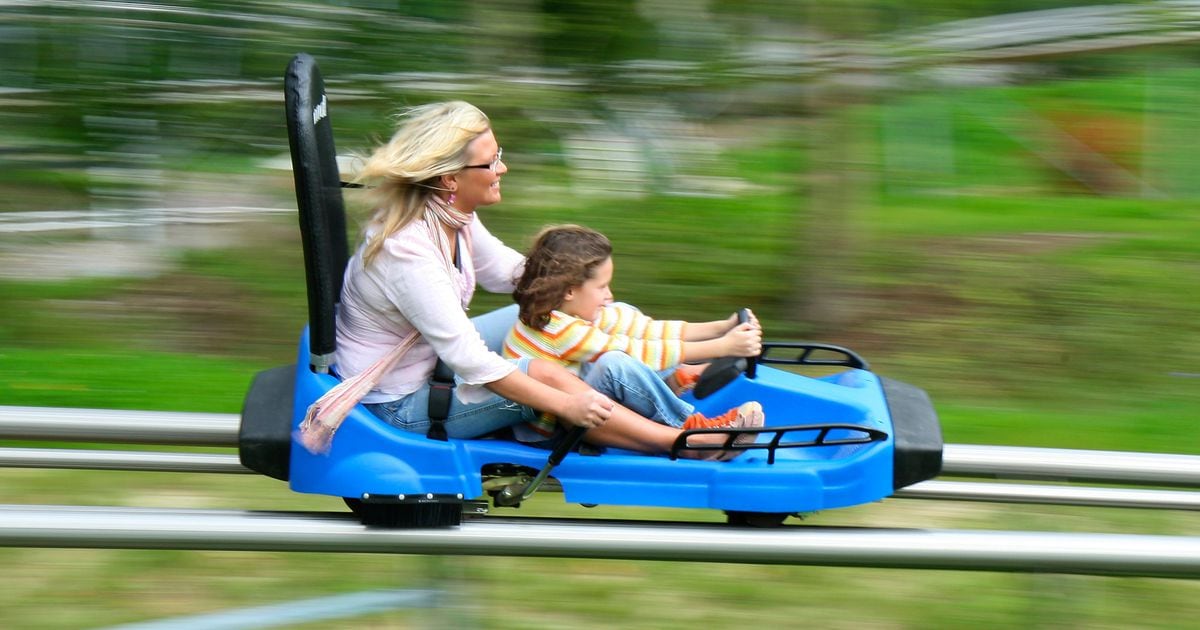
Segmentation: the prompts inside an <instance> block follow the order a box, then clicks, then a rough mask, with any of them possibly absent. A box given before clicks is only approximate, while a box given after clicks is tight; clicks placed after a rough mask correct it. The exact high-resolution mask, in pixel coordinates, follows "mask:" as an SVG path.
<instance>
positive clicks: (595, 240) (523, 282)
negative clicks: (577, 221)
mask: <svg viewBox="0 0 1200 630" xmlns="http://www.w3.org/2000/svg"><path fill="white" fill-rule="evenodd" d="M610 256H612V243H610V242H609V241H608V237H606V236H604V235H603V234H601V233H599V232H597V231H596V230H593V229H591V228H587V227H583V226H581V225H551V226H548V227H544V228H542V231H541V232H538V234H537V236H536V237H534V241H533V247H532V248H531V249H530V250H529V254H528V256H527V257H526V258H525V271H524V272H522V273H521V277H520V279H518V280H517V288H516V289H515V290H514V291H513V294H512V295H513V300H515V301H516V302H517V304H518V305H519V306H520V309H521V310H520V315H519V317H520V319H521V322H523V323H524V324H525V325H526V326H530V327H532V328H536V329H538V330H541V329H542V328H544V327H545V326H546V324H548V323H550V311H552V310H554V309H555V308H558V306H559V305H560V304H562V301H563V297H565V296H566V294H567V291H568V290H569V289H571V288H572V287H577V286H579V285H581V284H583V283H584V281H585V280H587V279H588V278H591V277H592V274H593V273H594V270H595V269H596V267H598V266H599V265H600V264H602V263H603V262H604V261H605V260H608V258H609V257H610Z"/></svg>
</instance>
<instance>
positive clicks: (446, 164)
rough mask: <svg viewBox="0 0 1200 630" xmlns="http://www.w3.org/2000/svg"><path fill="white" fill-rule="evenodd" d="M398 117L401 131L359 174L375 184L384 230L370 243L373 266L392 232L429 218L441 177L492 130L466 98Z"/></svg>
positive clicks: (373, 195)
mask: <svg viewBox="0 0 1200 630" xmlns="http://www.w3.org/2000/svg"><path fill="white" fill-rule="evenodd" d="M397 118H398V119H399V124H398V127H397V129H396V133H394V134H393V135H392V138H391V140H389V141H388V142H387V143H385V144H383V145H382V146H380V147H379V148H377V149H375V152H374V153H373V154H372V155H371V156H370V157H369V158H367V160H366V163H365V164H364V165H363V168H362V170H360V171H359V173H358V176H357V177H355V181H356V182H369V183H371V184H373V185H374V187H373V188H370V189H369V190H368V193H367V194H368V198H369V200H370V201H371V202H372V204H373V207H375V208H376V210H375V215H374V218H373V220H374V221H378V222H379V223H380V224H381V228H382V229H379V230H377V231H376V232H375V233H374V234H373V235H372V236H371V237H370V239H369V240H368V241H367V246H366V251H365V252H364V253H363V262H364V264H368V265H369V264H370V263H371V260H372V259H373V258H375V256H376V255H377V254H378V253H379V250H380V248H381V247H383V241H384V240H385V239H386V238H387V237H388V236H390V235H392V234H394V233H395V232H396V231H397V230H400V229H403V228H404V227H405V226H407V225H408V224H409V223H412V222H413V221H414V220H416V219H418V218H420V217H421V216H423V214H424V211H425V205H426V203H427V202H428V201H429V198H430V196H431V195H433V194H434V192H435V191H437V190H440V189H441V184H440V183H439V182H438V181H437V180H438V178H439V177H441V176H442V175H447V174H450V173H455V172H458V171H460V170H462V168H463V167H464V166H466V165H467V155H466V152H467V145H468V144H470V143H471V141H472V140H474V139H476V138H478V137H479V136H481V135H482V134H484V133H485V132H487V130H488V129H491V121H490V120H488V117H487V115H486V114H484V113H483V112H482V111H480V110H479V108H478V107H475V106H474V105H471V104H470V103H467V102H465V101H448V102H444V103H430V104H428V105H419V106H417V107H412V108H409V109H406V110H404V111H403V112H401V113H400V115H399V116H398V117H397Z"/></svg>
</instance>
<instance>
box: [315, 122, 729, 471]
mask: <svg viewBox="0 0 1200 630" xmlns="http://www.w3.org/2000/svg"><path fill="white" fill-rule="evenodd" d="M507 172H508V166H507V165H506V164H505V163H504V161H503V152H502V150H501V148H500V145H499V143H498V142H497V140H496V136H495V134H494V133H493V131H492V128H491V123H490V121H489V120H488V117H487V116H486V115H484V113H483V112H482V111H480V110H479V109H478V108H476V107H474V106H473V105H470V104H469V103H465V102H461V101H454V102H446V103H434V104H430V105H424V106H420V107H415V108H412V109H411V110H409V111H407V112H405V114H404V115H403V116H402V117H401V122H400V126H399V128H398V130H397V131H396V133H395V134H394V135H393V136H392V138H391V139H390V140H389V141H388V142H387V143H385V144H384V145H383V146H381V147H379V148H378V149H376V150H375V152H374V153H373V154H372V155H371V156H370V157H369V158H368V159H367V161H366V163H365V165H364V167H363V169H362V171H361V172H360V174H359V176H358V181H360V182H362V183H366V184H368V185H370V186H371V188H369V189H368V194H369V195H370V196H371V198H370V200H371V202H372V203H373V207H374V208H376V210H375V213H374V215H373V216H372V218H371V220H370V222H369V223H368V225H367V227H366V229H365V232H364V236H363V239H362V242H361V243H360V245H359V247H358V248H357V250H356V252H355V254H354V256H353V257H352V258H351V260H350V263H349V265H347V268H346V275H345V282H344V285H343V289H342V296H341V298H342V299H341V305H340V308H339V311H338V315H337V348H338V349H337V357H336V359H337V369H338V372H339V373H340V374H341V375H342V376H343V377H349V376H353V375H355V374H358V373H359V372H361V371H362V370H365V369H366V368H367V367H368V366H370V365H371V364H372V363H374V362H375V361H376V360H377V359H379V358H380V357H381V356H383V355H384V354H385V353H387V352H388V351H389V350H391V349H392V348H394V347H395V346H396V345H397V344H398V343H399V341H400V340H401V339H403V338H404V337H405V336H407V335H408V334H409V333H410V332H412V331H413V330H416V331H417V332H418V333H419V334H420V337H419V338H418V340H417V342H416V344H415V345H414V346H413V347H412V348H411V349H410V350H409V351H408V352H407V353H406V354H405V355H404V356H403V357H402V358H401V359H400V361H399V362H398V363H397V364H396V365H395V367H393V368H392V370H391V371H390V372H389V373H387V374H385V375H384V376H383V377H382V378H381V379H380V381H379V383H378V384H377V386H376V388H375V389H374V390H373V391H371V392H370V393H369V394H368V395H367V396H366V397H365V398H364V399H363V403H364V404H366V405H367V407H368V408H369V409H370V410H371V411H372V412H373V413H374V414H375V415H377V416H379V417H380V418H382V419H384V420H386V421H387V422H389V423H391V424H393V425H395V426H397V427H400V428H402V429H405V430H409V431H416V432H425V431H426V430H427V429H428V427H429V424H430V419H429V415H428V401H429V395H430V383H431V381H430V379H431V374H432V372H433V369H434V365H435V363H436V361H437V359H438V358H439V357H440V358H441V359H442V361H443V362H445V363H446V364H447V365H448V366H449V367H450V368H451V369H452V370H453V371H454V374H455V378H456V381H457V383H458V386H457V387H456V388H455V390H454V391H455V394H454V395H453V397H452V399H451V401H450V405H449V410H448V413H447V417H446V419H445V429H446V433H447V434H448V435H449V436H450V437H455V438H470V437H476V436H480V435H485V434H488V433H490V432H492V431H495V430H497V429H500V428H504V427H509V426H513V427H514V428H519V425H526V424H527V423H529V422H531V421H532V420H534V419H535V417H536V413H537V412H535V411H534V410H535V409H536V410H538V411H541V412H545V413H549V414H553V415H554V416H555V417H557V418H558V419H559V420H560V421H562V422H563V423H565V424H568V425H571V426H580V427H584V428H586V429H587V434H586V436H585V439H587V440H588V441H590V442H592V443H594V444H598V445H602V446H616V447H620V448H626V449H631V450H637V451H642V452H647V453H661V452H665V451H667V450H668V449H669V448H670V446H671V444H672V443H673V442H674V440H675V439H676V438H677V437H678V436H679V434H680V430H679V429H676V428H673V427H669V426H665V425H662V424H658V423H656V422H652V421H650V420H648V419H646V418H644V417H642V416H639V415H637V414H635V413H633V412H631V411H630V410H629V409H627V408H625V407H623V406H621V405H620V404H616V403H614V402H613V401H612V400H611V399H610V398H609V397H608V396H606V395H604V394H602V393H600V392H597V391H595V390H593V389H592V388H591V387H590V386H588V385H587V384H586V383H584V382H583V381H581V380H580V379H579V378H578V377H576V376H575V375H574V374H572V373H570V372H569V371H567V370H566V369H564V368H563V367H562V366H560V365H556V364H555V363H553V362H550V361H542V360H531V359H513V360H508V359H505V358H503V357H501V356H500V355H499V354H497V353H495V352H493V351H491V350H489V349H488V346H487V344H486V343H485V342H484V340H483V338H482V337H481V335H480V331H479V330H478V329H477V328H476V325H475V324H474V323H472V320H471V319H469V318H468V317H467V314H466V309H467V307H468V305H469V304H470V302H471V297H472V295H473V294H474V292H475V287H476V285H477V284H478V285H479V286H480V287H482V288H483V289H485V290H487V291H492V292H501V293H510V292H511V291H512V290H513V288H514V280H515V278H516V277H517V276H519V275H520V271H521V268H522V265H523V263H524V258H523V257H522V256H521V254H520V253H518V252H516V251H514V250H513V249H511V248H509V247H507V246H505V245H504V244H503V243H502V242H500V240H499V239H497V238H496V237H495V236H493V235H492V234H491V233H490V232H488V231H487V228H485V227H484V225H483V222H482V221H481V220H480V217H479V216H477V212H478V210H479V209H481V208H484V207H487V206H491V205H493V204H495V203H498V202H499V201H500V199H501V193H500V181H501V179H502V178H503V177H504V174H505V173H507ZM512 321H513V320H512V318H509V319H508V320H507V321H502V322H501V323H500V324H498V325H500V326H502V329H501V331H502V332H501V333H500V334H501V335H503V333H504V332H507V328H508V326H511V324H512ZM481 325H484V326H486V325H488V324H481ZM490 325H492V326H495V325H497V324H495V323H493V324H490ZM721 442H723V437H722V436H719V435H698V436H695V437H694V439H693V442H692V443H693V444H701V443H709V444H713V443H721ZM684 455H685V456H686V455H688V454H687V453H684ZM692 455H694V456H706V457H719V456H720V454H719V453H714V452H713V451H705V452H696V453H692Z"/></svg>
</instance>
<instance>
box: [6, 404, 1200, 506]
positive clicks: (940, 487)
mask: <svg viewBox="0 0 1200 630" xmlns="http://www.w3.org/2000/svg"><path fill="white" fill-rule="evenodd" d="M237 427H238V416H236V415H232V414H207V413H179V412H156V411H125V410H108V409H69V408H44V407H0V438H9V439H23V440H62V441H93V442H122V443H139V444H158V445H163V444H166V445H184V446H236V444H237ZM945 450H946V453H945V465H944V467H943V475H944V476H962V477H989V478H1008V479H1026V480H1048V479H1049V480H1067V481H1083V482H1091V483H1096V482H1098V483H1123V484H1134V485H1145V486H1167V487H1185V488H1197V487H1200V457H1197V456H1191V455H1170V454H1151V453H1131V452H1115V451H1083V450H1065V449H1047V448H1024V447H999V446H976V445H953V444H951V445H947V446H946V449H945ZM0 467H21V468H68V469H93V470H131V471H159V472H192V473H235V474H245V473H250V472H251V471H249V470H248V469H246V468H245V467H243V466H242V465H241V463H240V462H239V461H238V458H237V456H236V455H232V454H224V453H185V452H149V451H118V450H94V449H88V450H84V449H53V448H28V447H27V448H0ZM895 496H896V497H897V498H905V499H936V500H950V501H987V502H1001V503H1038V504H1054V505H1076V506H1089V507H1125V508H1139V509H1147V508H1155V509H1174V510H1200V493H1198V492H1192V491H1181V490H1164V489H1144V488H1105V487H1079V486H1063V485H1047V484H1028V483H1020V484H1015V483H978V482H962V481H945V480H933V481H926V482H923V483H919V484H916V485H913V486H910V487H908V488H904V489H902V490H900V491H898V492H897V493H896V495H895Z"/></svg>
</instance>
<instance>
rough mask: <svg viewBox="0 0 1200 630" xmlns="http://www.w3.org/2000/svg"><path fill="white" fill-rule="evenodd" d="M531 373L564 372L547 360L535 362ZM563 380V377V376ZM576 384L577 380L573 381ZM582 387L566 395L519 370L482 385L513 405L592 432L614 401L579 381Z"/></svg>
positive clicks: (604, 418)
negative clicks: (532, 409) (525, 406)
mask: <svg viewBox="0 0 1200 630" xmlns="http://www.w3.org/2000/svg"><path fill="white" fill-rule="evenodd" d="M534 363H535V364H540V365H536V366H535V365H530V368H529V369H530V371H535V370H539V369H540V370H554V369H558V370H562V371H563V372H566V370H564V369H562V368H561V367H560V366H557V365H553V364H551V363H549V362H547V361H537V360H535V361H534ZM563 378H565V376H564V377H563ZM574 380H576V381H578V379H574ZM578 383H579V384H580V385H581V387H576V388H575V389H576V391H574V392H565V391H561V390H559V389H556V388H554V387H551V386H550V385H547V384H545V383H542V382H540V381H538V380H536V379H534V378H533V377H531V376H529V375H528V374H525V373H524V372H522V371H520V370H513V371H512V372H511V373H510V374H509V375H508V376H505V377H504V378H502V379H500V380H497V381H492V382H491V383H488V384H486V385H485V387H487V388H488V389H489V390H491V391H493V392H495V393H496V394H498V395H500V396H502V397H504V398H507V399H509V400H511V401H513V402H517V403H521V404H522V405H528V406H530V407H533V408H534V409H537V410H538V411H544V412H546V413H550V414H553V415H554V416H555V417H556V418H559V419H560V420H563V421H564V422H566V423H567V424H570V425H574V426H581V427H586V428H589V429H594V428H596V427H598V426H600V425H602V424H604V422H605V421H606V420H608V417H609V415H610V414H611V413H612V410H613V402H612V401H611V400H609V399H608V397H606V396H604V395H603V394H601V393H600V392H597V391H595V390H594V389H592V388H591V387H588V386H587V384H586V383H583V381H578Z"/></svg>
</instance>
